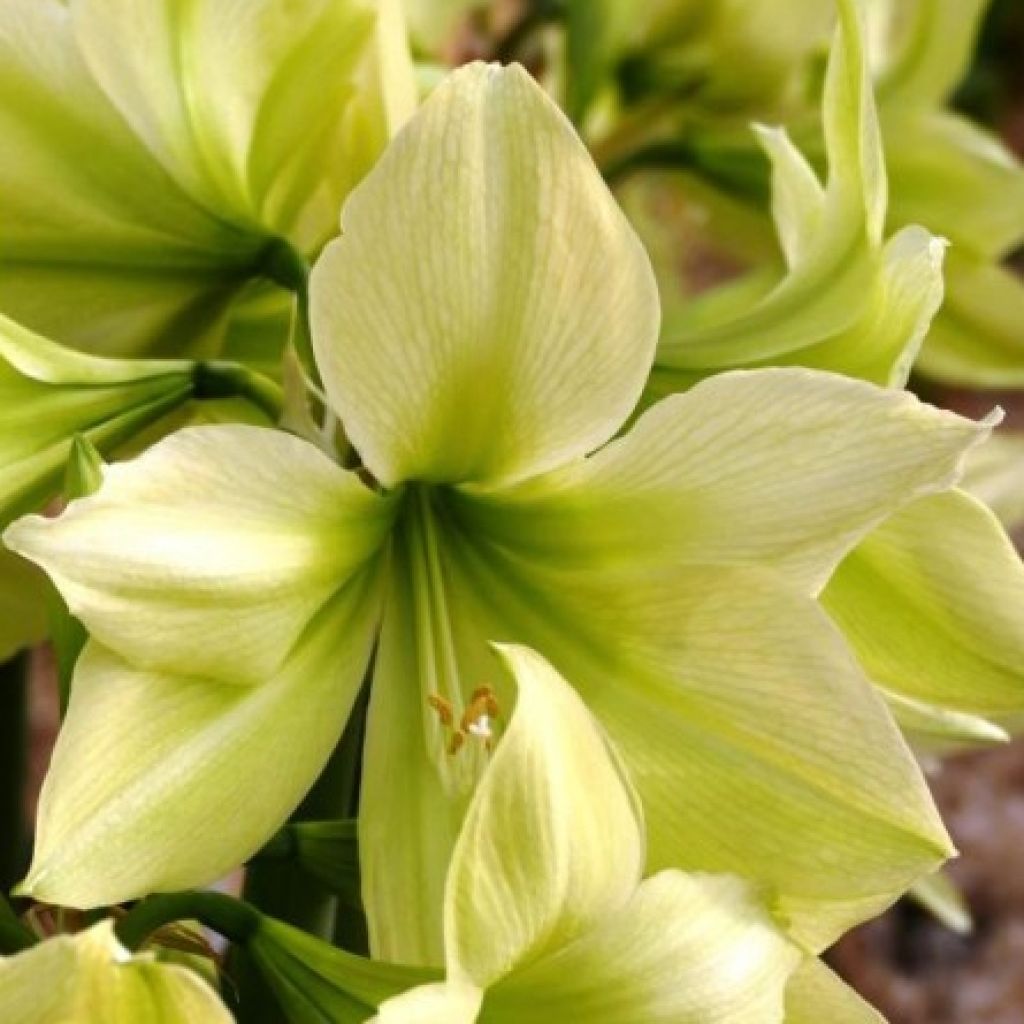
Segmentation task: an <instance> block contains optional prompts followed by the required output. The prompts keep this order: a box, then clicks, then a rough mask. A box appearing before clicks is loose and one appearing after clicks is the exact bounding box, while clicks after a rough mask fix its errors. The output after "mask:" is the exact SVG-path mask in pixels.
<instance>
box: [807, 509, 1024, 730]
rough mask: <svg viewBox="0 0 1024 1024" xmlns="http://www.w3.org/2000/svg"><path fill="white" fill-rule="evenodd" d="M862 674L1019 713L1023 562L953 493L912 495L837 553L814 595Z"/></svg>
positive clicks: (959, 706) (987, 516)
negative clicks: (839, 557)
mask: <svg viewBox="0 0 1024 1024" xmlns="http://www.w3.org/2000/svg"><path fill="white" fill-rule="evenodd" d="M822 601H823V603H824V605H825V607H826V608H827V609H828V611H829V613H830V614H831V615H832V618H833V619H834V620H835V621H836V622H837V623H838V624H839V626H840V628H841V629H842V630H843V632H844V633H845V634H846V637H847V639H848V640H849V641H850V642H851V644H852V646H853V648H854V650H855V651H856V653H857V655H858V657H859V658H860V661H861V664H862V665H863V666H864V669H865V671H866V672H867V673H868V675H869V676H871V678H872V679H874V680H876V681H877V682H878V683H880V684H881V685H882V686H884V687H886V688H887V689H889V690H892V691H894V692H896V693H897V694H901V695H904V696H906V697H910V698H912V699H914V700H919V701H924V702H926V703H928V704H932V705H937V706H938V707H940V708H945V709H948V710H950V711H954V712H963V713H966V714H969V715H979V716H984V717H991V718H995V719H996V720H997V721H998V720H999V719H1000V718H1006V717H1014V716H1019V715H1024V565H1021V560H1020V556H1019V555H1018V554H1017V552H1016V550H1014V547H1013V544H1012V543H1011V542H1010V540H1009V538H1008V537H1007V536H1006V534H1005V533H1004V531H1003V528H1002V527H1001V526H1000V525H999V522H998V520H997V519H996V518H995V516H994V515H993V514H992V513H991V512H990V511H989V510H988V509H987V508H985V506H984V505H982V504H981V503H980V502H979V501H977V500H976V499H975V498H972V497H970V496H969V495H968V494H966V493H964V492H963V491H948V492H946V493H945V494H936V495H932V496H931V497H928V498H924V499H922V500H921V501H916V502H914V503H913V504H912V505H909V506H908V507H907V508H905V509H903V510H902V511H901V512H898V513H897V514H896V515H894V516H893V517H892V518H891V519H889V520H887V521H886V522H885V523H883V524H882V525H881V526H879V527H878V528H877V529H876V530H875V531H874V532H873V533H872V534H871V535H870V536H869V537H867V538H866V539H865V540H864V541H862V542H861V543H860V545H859V546H858V547H857V548H856V549H855V550H854V551H853V552H852V553H851V554H849V555H848V556H847V558H846V559H845V560H844V561H843V563H842V565H840V566H839V568H838V570H837V571H836V574H835V576H833V578H832V579H831V580H830V581H829V584H828V586H827V587H826V588H825V591H824V593H823V594H822Z"/></svg>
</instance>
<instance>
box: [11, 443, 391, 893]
mask: <svg viewBox="0 0 1024 1024" xmlns="http://www.w3.org/2000/svg"><path fill="white" fill-rule="evenodd" d="M393 504H394V503H393V501H392V500H388V499H385V498H382V497H379V496H377V495H375V494H374V493H373V492H371V491H370V490H369V489H368V488H366V487H365V486H364V485H363V484H362V483H361V482H359V481H358V480H357V479H356V478H355V476H354V475H351V474H349V473H347V472H346V471H344V470H342V469H341V468H340V467H338V466H337V465H335V464H334V463H332V462H331V461H330V460H329V459H327V457H326V456H325V455H323V453H321V452H320V451H319V450H318V449H316V448H314V447H313V446H312V445H310V444H308V443H306V442H303V441H300V440H298V439H296V438H292V437H290V436H288V435H286V434H284V433H280V432H276V431H272V430H267V429H262V428H253V427H241V426H233V427H199V428H193V429H190V430H184V431H180V432H179V433H177V434H175V435H173V436H172V437H170V438H168V439H166V440H164V441H163V442H161V443H159V444H157V445H156V446H154V447H153V448H151V449H150V450H149V451H148V452H147V453H146V454H145V455H143V456H142V457H140V458H139V459H136V460H134V461H132V462H129V463H123V464H120V465H116V466H112V467H109V468H108V469H107V470H106V471H105V478H104V482H103V486H101V488H100V489H99V491H97V492H96V493H95V494H94V495H92V496H90V497H88V498H83V499H80V500H79V501H77V502H73V503H72V504H71V505H70V506H69V508H68V509H67V511H66V512H65V513H64V514H63V515H62V516H61V517H59V518H57V519H54V520H47V519H43V518H41V517H29V518H27V519H23V520H20V521H19V522H17V523H15V524H14V525H13V526H12V527H10V528H9V530H8V533H7V538H8V542H9V543H10V544H11V546H12V547H13V548H15V549H17V550H19V551H22V552H24V553H25V554H27V555H30V556H31V557H32V558H33V559H35V560H36V561H38V562H39V563H41V564H42V565H44V566H45V567H46V569H47V571H48V573H49V575H50V576H51V578H52V579H53V580H54V581H55V582H56V583H57V585H58V588H59V589H60V590H61V592H62V595H63V596H64V598H65V600H66V601H67V602H68V604H69V605H70V607H71V608H72V610H73V612H74V613H75V614H76V615H77V616H78V617H79V618H80V619H81V620H82V621H83V622H84V623H85V624H86V625H87V626H88V627H89V628H90V629H91V631H92V633H93V635H94V637H95V639H94V641H93V642H92V643H91V644H90V646H89V647H88V648H87V649H86V651H85V653H84V654H83V656H82V658H81V660H80V662H79V665H78V668H77V671H76V675H75V679H74V682H73V698H72V700H71V705H70V708H69V712H68V717H67V719H66V722H65V725H64V728H63V729H62V731H61V734H60V738H59V740H58V744H57V749H56V752H55V755H54V759H53V762H52V764H51V768H50V772H49V774H48V776H47V780H46V784H45V786H44V793H43V797H42V801H41V806H40V813H39V826H38V832H37V834H38V840H37V845H36V851H35V860H34V863H33V867H32V870H31V872H30V876H29V879H28V880H27V881H26V883H25V887H26V891H31V892H32V893H34V894H35V895H37V896H39V897H40V898H44V899H50V900H52V901H53V902H58V903H63V904H65V905H76V906H91V905H98V904H102V903H112V902H119V901H121V900H123V899H128V898H131V897H135V896H139V895H142V894H143V893H146V892H151V891H155V890H164V889H173V888H182V887H186V886H190V885H196V884H202V883H204V882H208V881H210V880H212V879H213V878H216V877H218V876H219V874H221V873H223V872H224V871H225V870H227V869H229V868H230V867H231V866H232V865H235V864H237V863H239V862H240V861H241V860H243V859H245V858H246V857H248V856H249V855H251V854H252V853H253V852H254V850H255V849H256V848H257V847H258V846H259V845H260V843H261V842H263V841H264V840H266V839H267V838H268V837H269V835H270V834H271V833H272V832H273V831H274V829H275V828H277V827H278V826H279V825H280V824H281V822H282V821H283V819H284V818H285V817H286V816H287V814H288V813H290V811H291V810H292V809H293V808H294V807H295V805H296V804H297V803H298V802H299V800H300V799H301V798H302V796H303V795H304V794H305V792H306V790H307V789H308V788H309V786H310V785H311V784H312V783H313V781H314V780H315V778H316V777H317V775H318V774H319V772H320V770H321V768H322V767H323V764H324V763H325V761H326V760H327V757H328V756H329V754H330V752H331V750H332V749H333V747H334V746H335V744H336V742H337V740H338V738H339V737H340V735H341V732H342V729H343V727H344V725H345V721H346V719H347V716H348V713H349V709H350V708H351V706H352V702H353V701H354V699H355V695H356V693H357V692H358V690H359V687H360V686H361V684H362V681H363V678H364V674H365V671H366V668H367V666H368V663H369V658H370V650H371V647H372V643H373V640H374V638H375V636H376V631H377V626H378V622H379V615H380V597H381V571H382V564H381V557H382V554H381V550H382V546H383V544H384V541H385V539H386V536H387V533H388V530H389V528H390V522H391V519H392V516H393ZM271 751H272V752H273V756H271V754H270V753H269V752H271ZM140 836H145V841H144V842H141V843H140V842H139V837H140ZM126 849H128V850H132V851H134V853H135V855H134V856H130V857H129V856H127V855H126V854H125V852H124V851H125V850H126Z"/></svg>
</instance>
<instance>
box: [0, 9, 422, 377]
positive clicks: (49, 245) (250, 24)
mask: <svg viewBox="0 0 1024 1024" xmlns="http://www.w3.org/2000/svg"><path fill="white" fill-rule="evenodd" d="M398 2H399V0H298V2H284V0H250V2H247V3H242V4H239V3H233V2H231V0H210V2H204V3H198V4H190V5H187V6H185V7H183V6H182V5H181V4H179V3H176V2H173V0H151V2H146V3H141V4H140V3H136V2H135V0H71V2H68V3H65V2H63V0H9V2H5V3H4V4H3V6H2V8H0V69H2V70H0V131H2V133H3V137H4V161H3V166H2V167H0V220H2V222H3V225H4V229H3V233H2V237H0V271H2V272H0V309H2V310H3V312H4V313H6V314H8V315H10V316H13V317H14V318H15V319H17V320H19V321H21V322H22V323H24V324H26V325H27V326H29V327H31V328H32V329H34V330H38V331H41V332H42V333H44V334H46V335H48V336H49V337H52V338H54V339H56V340H58V341H60V342H63V343H67V344H71V345H74V346H75V347H78V348H82V349H85V350H87V351H92V352H97V353H102V354H117V355H136V354H142V353H148V354H151V355H153V354H157V355H174V356H180V355H203V356H207V357H208V356H210V355H211V354H212V353H214V352H215V351H217V346H218V344H219V343H220V340H221V335H222V334H223V332H224V328H225V324H226V321H227V319H228V314H229V312H230V310H231V309H232V308H234V306H235V304H236V301H237V300H239V299H240V298H242V297H245V296H248V295H249V294H250V291H251V288H250V286H251V285H252V283H253V282H254V281H256V280H258V279H266V278H268V277H276V278H281V277H287V275H288V271H287V269H286V268H283V267H281V266H279V265H277V264H280V263H281V261H282V260H284V261H285V262H287V259H288V256H289V254H290V253H291V252H293V251H294V252H295V253H298V254H299V256H300V257H306V258H309V257H311V256H315V254H316V253H317V252H318V251H319V248H320V247H321V246H322V245H323V243H324V242H325V241H326V240H327V239H328V238H329V237H331V235H332V234H333V233H334V230H335V228H336V225H337V211H338V209H339V208H340V205H341V201H342V199H343V198H344V197H345V196H346V195H347V194H348V192H349V191H350V190H351V188H352V186H353V185H354V184H355V183H356V182H357V181H359V179H360V178H361V177H362V175H363V174H365V173H366V171H367V170H368V169H369V167H370V166H372V164H373V162H374V160H375V159H376V158H377V156H378V155H379V154H380V152H381V150H382V149H383V148H384V146H385V145H386V143H387V140H388V139H389V137H390V136H391V135H392V134H393V132H394V131H395V130H396V129H397V126H398V125H399V124H400V123H401V122H402V121H403V120H404V118H405V117H406V116H407V115H408V113H409V112H410V111H411V108H412V104H413V102H414V92H413V87H412V81H413V80H412V70H411V63H410V61H409V57H408V53H407V51H406V42H405V37H404V31H403V28H402V24H401V15H400V12H399V10H398V9H397V4H398ZM283 340H284V339H281V338H279V339H278V340H277V351H278V352H279V351H280V348H281V346H282V344H283ZM250 354H251V353H250Z"/></svg>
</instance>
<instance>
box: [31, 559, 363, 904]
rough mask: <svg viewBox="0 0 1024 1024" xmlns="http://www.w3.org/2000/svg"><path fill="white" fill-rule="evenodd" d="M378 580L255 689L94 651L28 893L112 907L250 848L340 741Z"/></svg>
mask: <svg viewBox="0 0 1024 1024" xmlns="http://www.w3.org/2000/svg"><path fill="white" fill-rule="evenodd" d="M379 578H380V574H379V567H376V566H374V567H370V568H367V569H366V570H365V571H364V572H362V573H360V574H359V575H358V576H356V577H355V578H354V579H353V580H352V581H351V582H349V583H348V584H347V585H346V586H345V587H344V588H343V589H342V590H341V592H340V593H339V594H338V595H337V596H336V597H335V598H334V599H333V600H332V601H331V602H330V604H329V605H328V606H327V607H326V608H324V610H323V611H321V612H320V614H319V615H318V616H317V618H316V620H315V621H314V622H313V623H312V624H311V625H310V627H309V628H308V630H307V631H306V633H305V634H304V636H303V637H302V639H301V640H300V642H299V643H297V644H296V646H295V649H294V651H293V652H292V654H291V656H290V657H289V658H288V660H287V661H286V662H285V664H284V665H283V666H282V667H281V668H280V670H278V671H277V672H276V673H275V674H274V675H273V676H272V677H271V678H269V679H266V680H265V681H264V682H262V683H261V684H259V685H257V686H237V685H235V686H233V685H230V684H228V683H220V682H217V681H214V680H212V679H203V678H198V677H188V676H184V675H172V674H169V673H156V672H146V671H143V670H140V669H135V668H132V667H131V666H130V665H128V664H127V663H126V662H124V661H122V660H121V659H120V658H118V657H117V656H116V655H114V654H112V653H111V652H110V651H107V650H106V649H104V648H103V647H100V646H99V645H98V644H96V643H95V642H93V643H91V644H90V645H89V646H87V647H86V649H85V651H84V652H83V653H82V656H81V658H80V659H79V662H78V666H77V669H76V672H75V679H74V684H73V687H72V695H71V703H70V706H69V709H68V715H67V718H66V720H65V723H64V727H63V729H62V730H61V733H60V736H59V738H58V741H57V747H56V749H55V751H54V756H53V761H52V763H51V765H50V770H49V773H48V774H47V777H46V782H45V784H44V786H43V793H42V797H41V802H40V807H39V820H38V827H37V839H36V848H35V855H34V859H33V863H32V867H31V869H30V871H29V875H28V877H27V879H26V880H25V881H24V882H23V883H22V886H21V891H22V892H23V893H25V894H30V895H32V896H34V897H35V898H37V899H39V900H42V901H44V902H47V903H57V904H61V905H63V906H71V907H94V906H104V905H108V904H114V903H120V902H123V901H125V900H128V899H134V898H137V897H140V896H143V895H145V894H147V893H153V892H168V891H174V890H177V889H184V888H190V887H193V886H197V885H205V884H207V883H209V882H212V881H214V880H215V879H217V878H220V877H221V876H223V875H224V874H226V873H227V872H228V871H230V870H231V869H232V868H234V867H235V866H237V865H238V864H240V863H241V862H243V861H244V860H245V859H246V858H248V857H249V856H251V855H252V854H253V853H255V852H256V850H257V849H258V848H259V847H260V846H261V845H262V844H263V843H264V842H265V841H266V840H267V839H268V838H269V837H270V836H271V835H272V834H273V832H274V831H275V830H276V829H277V828H278V827H279V826H280V825H281V823H282V822H283V821H284V819H285V818H286V817H287V816H288V814H289V813H290V812H291V811H292V810H294V808H295V806H296V805H297V804H298V803H299V801H300V800H301V799H302V797H303V796H304V795H305V793H306V791H307V790H308V789H309V787H310V786H311V785H312V784H313V782H314V780H315V779H316V777H317V775H318V774H319V772H320V770H321V769H322V768H323V765H324V764H325V762H326V761H327V758H328V757H329V755H330V753H331V751H332V750H333V749H334V746H335V745H336V743H337V741H338V739H339V737H340V736H341V733H342V729H343V728H344V725H345V722H346V719H347V717H348V714H349V711H350V709H351V707H352V703H353V701H354V699H355V696H356V694H357V692H358V690H359V687H360V685H361V684H362V681H363V676H364V673H365V670H366V667H367V664H368V661H369V658H370V650H371V646H372V643H373V639H374V637H375V634H376V627H377V621H378V615H379V610H380V589H379ZM180 639H181V638H179V641H180Z"/></svg>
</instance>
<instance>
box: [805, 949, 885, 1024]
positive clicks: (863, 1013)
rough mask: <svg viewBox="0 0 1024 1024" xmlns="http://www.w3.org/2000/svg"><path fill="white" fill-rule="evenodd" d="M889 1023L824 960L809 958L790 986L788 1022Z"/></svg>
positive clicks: (835, 1023)
mask: <svg viewBox="0 0 1024 1024" xmlns="http://www.w3.org/2000/svg"><path fill="white" fill-rule="evenodd" d="M826 1021H827V1022H828V1024H885V1020H884V1018H883V1017H882V1015H881V1014H880V1013H879V1012H878V1011H877V1010H876V1009H875V1008H874V1007H872V1006H869V1005H868V1004H867V1003H866V1002H864V1000H863V999H861V997H860V996H859V995H857V993H856V992H854V990H853V989H852V988H850V986H849V985H847V984H846V983H845V982H844V981H841V980H840V979H839V978H838V977H837V976H836V975H835V974H833V973H832V971H830V970H829V969H828V967H826V966H825V964H823V963H822V962H821V961H820V960H811V959H808V960H805V961H804V962H803V964H802V965H801V966H800V968H799V969H798V970H797V971H796V973H795V974H794V975H793V977H792V978H791V979H790V982H789V985H788V986H787V987H786V1021H785V1024H825V1022H826Z"/></svg>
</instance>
